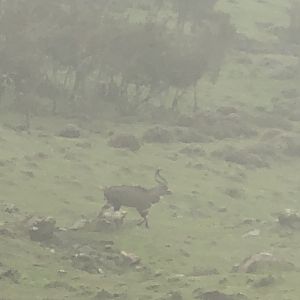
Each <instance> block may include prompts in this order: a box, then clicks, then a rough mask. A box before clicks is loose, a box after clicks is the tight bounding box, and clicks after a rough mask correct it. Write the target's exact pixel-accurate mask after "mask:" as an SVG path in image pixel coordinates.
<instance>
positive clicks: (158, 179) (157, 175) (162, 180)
mask: <svg viewBox="0 0 300 300" xmlns="http://www.w3.org/2000/svg"><path fill="white" fill-rule="evenodd" d="M155 181H156V182H157V183H158V184H163V185H168V181H167V180H166V179H165V178H164V177H162V176H161V175H160V169H157V170H156V172H155Z"/></svg>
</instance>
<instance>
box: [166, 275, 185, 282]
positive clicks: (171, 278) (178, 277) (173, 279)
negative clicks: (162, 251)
mask: <svg viewBox="0 0 300 300" xmlns="http://www.w3.org/2000/svg"><path fill="white" fill-rule="evenodd" d="M184 278H185V275H184V274H174V275H171V276H169V277H168V278H167V280H168V282H179V281H181V280H182V279H184Z"/></svg>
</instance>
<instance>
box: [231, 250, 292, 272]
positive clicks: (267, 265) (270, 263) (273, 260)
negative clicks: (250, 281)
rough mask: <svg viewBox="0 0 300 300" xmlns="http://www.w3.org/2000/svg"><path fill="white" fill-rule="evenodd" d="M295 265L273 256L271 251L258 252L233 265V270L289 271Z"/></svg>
mask: <svg viewBox="0 0 300 300" xmlns="http://www.w3.org/2000/svg"><path fill="white" fill-rule="evenodd" d="M293 269H295V266H294V265H293V264H292V263H290V262H287V261H285V260H283V259H279V258H277V257H275V256H274V255H273V254H272V253H268V252H260V253H257V254H254V255H252V256H249V257H247V258H246V259H244V261H243V262H242V263H241V264H239V265H237V266H235V267H234V268H233V271H236V272H241V273H259V272H262V271H266V270H268V271H269V270H271V271H274V270H281V271H290V270H293Z"/></svg>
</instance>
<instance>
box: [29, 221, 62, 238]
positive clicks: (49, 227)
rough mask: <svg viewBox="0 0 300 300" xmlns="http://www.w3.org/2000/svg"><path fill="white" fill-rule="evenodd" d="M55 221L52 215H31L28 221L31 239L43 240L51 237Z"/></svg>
mask: <svg viewBox="0 0 300 300" xmlns="http://www.w3.org/2000/svg"><path fill="white" fill-rule="evenodd" d="M55 224H56V221H55V219H54V218H52V217H33V218H31V219H30V220H29V222H28V227H29V235H30V238H31V240H33V241H37V242H43V241H47V240H50V239H52V237H53V234H54V231H55V229H56V227H55Z"/></svg>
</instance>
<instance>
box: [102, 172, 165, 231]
mask: <svg viewBox="0 0 300 300" xmlns="http://www.w3.org/2000/svg"><path fill="white" fill-rule="evenodd" d="M155 181H156V182H157V185H156V186H154V187H152V188H149V189H147V188H144V187H141V186H130V185H120V186H110V187H106V188H104V198H105V200H106V202H107V203H106V204H105V205H104V206H103V207H102V210H104V209H107V208H109V207H113V209H114V211H118V210H119V209H120V207H121V206H127V207H134V208H135V209H136V210H137V211H138V213H139V214H140V216H141V217H142V218H143V219H142V220H141V221H140V222H139V223H138V225H142V224H143V223H145V226H146V227H147V228H148V227H149V225H148V219H147V217H148V214H149V209H150V208H151V206H152V204H154V203H157V202H159V200H160V198H161V196H164V195H168V194H171V192H170V191H169V189H168V182H167V180H166V179H165V178H163V177H162V176H161V175H160V169H158V170H157V171H156V172H155Z"/></svg>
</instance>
